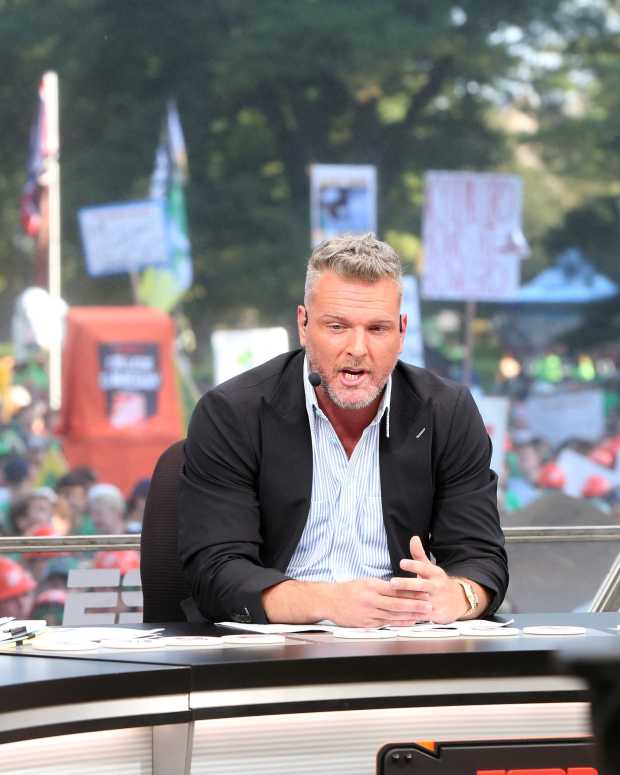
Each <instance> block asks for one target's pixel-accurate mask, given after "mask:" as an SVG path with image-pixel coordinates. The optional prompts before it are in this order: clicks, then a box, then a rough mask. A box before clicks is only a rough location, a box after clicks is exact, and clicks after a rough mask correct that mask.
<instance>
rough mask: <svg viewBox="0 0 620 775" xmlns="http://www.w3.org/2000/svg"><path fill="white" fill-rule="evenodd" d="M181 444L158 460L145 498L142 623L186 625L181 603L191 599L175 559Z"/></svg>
mask: <svg viewBox="0 0 620 775" xmlns="http://www.w3.org/2000/svg"><path fill="white" fill-rule="evenodd" d="M182 467H183V441H177V442H175V443H174V444H172V446H170V447H168V449H166V450H165V451H164V452H163V453H162V454H161V456H160V458H159V460H158V461H157V464H156V465H155V470H154V471H153V476H152V478H151V485H150V487H149V492H148V495H147V498H146V504H145V507H144V518H143V521H142V538H141V540H140V576H141V578H142V594H143V597H144V614H143V621H144V622H185V621H187V616H186V614H185V613H184V609H183V608H182V606H181V603H182V601H184V600H186V599H187V598H191V590H190V588H189V586H188V584H187V583H186V581H185V578H184V576H183V568H182V566H181V562H180V561H179V558H178V557H177V492H178V488H179V478H180V475H181V469H182Z"/></svg>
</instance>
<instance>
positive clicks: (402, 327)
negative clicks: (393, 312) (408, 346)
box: [398, 312, 408, 353]
mask: <svg viewBox="0 0 620 775" xmlns="http://www.w3.org/2000/svg"><path fill="white" fill-rule="evenodd" d="M407 322H408V320H407V313H406V312H405V313H404V314H402V315H399V318H398V330H399V332H400V351H399V352H401V353H402V351H403V347H404V346H405V334H406V333H407Z"/></svg>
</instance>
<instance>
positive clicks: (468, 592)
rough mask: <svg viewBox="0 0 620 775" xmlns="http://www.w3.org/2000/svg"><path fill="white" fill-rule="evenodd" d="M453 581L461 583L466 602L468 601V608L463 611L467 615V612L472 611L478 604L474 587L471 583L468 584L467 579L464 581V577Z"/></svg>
mask: <svg viewBox="0 0 620 775" xmlns="http://www.w3.org/2000/svg"><path fill="white" fill-rule="evenodd" d="M455 581H457V582H458V583H459V584H460V585H461V587H462V589H463V592H464V594H465V597H466V599H467V602H468V603H469V608H468V609H467V611H465V616H469V614H471V613H473V612H474V611H475V610H476V609H477V608H478V606H479V605H480V601H479V600H478V595H477V594H476V590H475V589H474V587H473V585H472V584H470V583H469V581H465V579H455Z"/></svg>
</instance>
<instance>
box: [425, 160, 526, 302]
mask: <svg viewBox="0 0 620 775" xmlns="http://www.w3.org/2000/svg"><path fill="white" fill-rule="evenodd" d="M521 197H522V193H521V179H520V178H519V177H517V176H515V175H496V174H482V173H479V174H475V173H469V172H429V173H428V174H427V175H426V180H425V193H424V216H423V223H422V241H423V244H424V272H423V284H422V289H423V295H424V297H425V298H427V299H453V300H459V301H467V300H469V301H501V300H503V299H509V298H512V297H513V296H514V295H515V294H516V292H517V291H518V289H519V284H520V260H521V258H524V257H525V255H527V252H528V248H527V241H526V239H525V237H524V235H523V232H522V230H521Z"/></svg>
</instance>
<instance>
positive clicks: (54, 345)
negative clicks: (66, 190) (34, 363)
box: [43, 72, 62, 410]
mask: <svg viewBox="0 0 620 775" xmlns="http://www.w3.org/2000/svg"><path fill="white" fill-rule="evenodd" d="M43 100H44V104H45V121H46V148H45V156H46V175H47V180H48V218H49V254H48V269H49V294H50V299H51V301H52V309H53V310H59V309H60V298H61V295H60V294H61V285H60V276H61V274H60V270H61V255H60V161H59V153H60V133H59V123H58V75H57V74H56V73H54V72H47V73H45V75H44V76H43ZM61 358H62V337H61V328H60V323H59V326H58V335H57V336H55V337H53V338H52V341H51V343H50V354H49V404H50V409H54V410H58V409H60V403H61V400H62V388H61V369H62V362H61Z"/></svg>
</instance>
